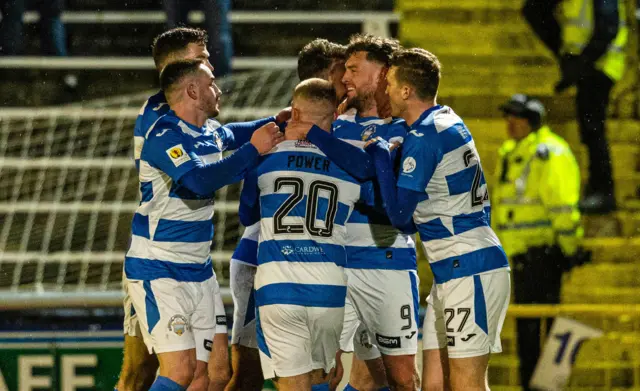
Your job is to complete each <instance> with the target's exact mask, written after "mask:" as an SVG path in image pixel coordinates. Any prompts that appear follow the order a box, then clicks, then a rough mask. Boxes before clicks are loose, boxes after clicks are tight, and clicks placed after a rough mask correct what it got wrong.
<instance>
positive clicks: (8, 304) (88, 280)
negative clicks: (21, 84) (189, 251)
mask: <svg viewBox="0 0 640 391" xmlns="http://www.w3.org/2000/svg"><path fill="white" fill-rule="evenodd" d="M296 82H297V78H296V77H295V72H293V71H292V70H290V69H289V70H269V71H257V72H251V73H246V74H241V75H237V76H232V77H230V78H227V79H224V80H221V82H220V86H221V89H222V90H223V96H222V102H223V107H222V110H221V115H220V117H219V118H218V119H219V120H220V122H222V123H225V122H231V121H242V120H254V119H258V118H264V117H267V116H271V115H275V114H277V113H278V112H279V111H280V110H281V109H282V108H284V107H286V106H288V104H289V101H290V99H291V91H292V89H293V86H294V85H295V83H296ZM155 92H156V91H155V90H152V91H147V92H144V93H138V94H135V95H131V96H128V97H126V96H120V97H115V98H110V99H102V100H100V101H91V102H85V103H83V104H78V105H69V106H64V107H51V108H8V109H0V309H9V308H13V309H16V308H36V307H56V306H57V307H59V306H65V307H71V306H89V307H91V306H114V305H119V303H121V299H122V293H121V281H122V270H123V261H124V254H125V252H126V249H127V247H128V243H129V240H130V229H131V228H130V227H131V219H132V216H133V213H134V212H135V209H136V207H137V205H138V202H139V184H138V176H137V172H136V169H135V164H134V161H133V149H132V148H133V145H132V142H133V127H134V124H135V120H136V117H137V115H138V112H139V108H140V107H141V106H142V104H143V102H144V100H145V99H146V98H147V97H148V96H150V95H152V94H154V93H155ZM239 194H240V184H234V185H231V186H227V187H225V188H223V189H221V190H219V191H218V192H217V193H216V201H215V205H214V208H215V213H214V224H215V230H214V241H213V244H212V248H211V256H212V258H213V260H214V265H215V268H216V273H217V276H218V279H219V281H220V283H221V285H222V289H223V292H225V293H227V295H226V296H228V289H226V288H225V287H226V286H228V261H229V259H230V257H231V254H232V252H233V250H234V248H235V245H236V243H237V240H238V237H239V235H241V233H242V230H243V227H242V226H241V225H240V223H239V219H238V216H237V213H238V199H239Z"/></svg>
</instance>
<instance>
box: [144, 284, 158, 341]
mask: <svg viewBox="0 0 640 391" xmlns="http://www.w3.org/2000/svg"><path fill="white" fill-rule="evenodd" d="M142 286H143V287H144V303H145V312H146V313H147V325H148V326H149V334H151V331H152V330H153V328H154V327H156V324H158V322H159V321H160V310H159V309H158V302H156V297H155V295H154V294H153V290H151V281H150V280H146V281H143V282H142Z"/></svg>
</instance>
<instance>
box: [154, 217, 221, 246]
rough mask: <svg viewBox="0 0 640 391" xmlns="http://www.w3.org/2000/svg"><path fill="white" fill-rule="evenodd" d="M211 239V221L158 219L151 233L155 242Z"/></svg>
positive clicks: (186, 241)
mask: <svg viewBox="0 0 640 391" xmlns="http://www.w3.org/2000/svg"><path fill="white" fill-rule="evenodd" d="M212 239H213V222H212V221H211V220H204V221H181V220H167V219H160V220H159V221H158V226H157V228H156V231H155V233H154V235H153V240H154V241H157V242H183V243H198V242H208V241H210V240H212Z"/></svg>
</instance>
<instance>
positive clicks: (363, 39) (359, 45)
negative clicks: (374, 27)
mask: <svg viewBox="0 0 640 391" xmlns="http://www.w3.org/2000/svg"><path fill="white" fill-rule="evenodd" d="M400 48H401V46H400V44H399V43H398V40H396V39H392V38H382V37H377V36H375V35H371V34H354V35H352V36H351V38H349V45H348V46H347V52H346V57H347V58H348V57H350V56H351V55H352V54H354V53H357V52H367V60H369V61H375V62H377V63H380V64H382V65H384V66H389V64H390V63H391V57H392V56H393V53H394V52H395V51H396V50H399V49H400Z"/></svg>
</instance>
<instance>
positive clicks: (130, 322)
mask: <svg viewBox="0 0 640 391" xmlns="http://www.w3.org/2000/svg"><path fill="white" fill-rule="evenodd" d="M122 289H123V290H124V299H123V300H122V305H123V307H124V321H123V322H122V323H123V324H122V326H123V330H124V335H128V336H130V337H139V335H138V333H137V331H136V328H137V327H138V314H136V310H135V309H134V308H133V303H131V297H130V296H129V289H128V288H127V281H126V278H125V277H124V273H123V279H122Z"/></svg>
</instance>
